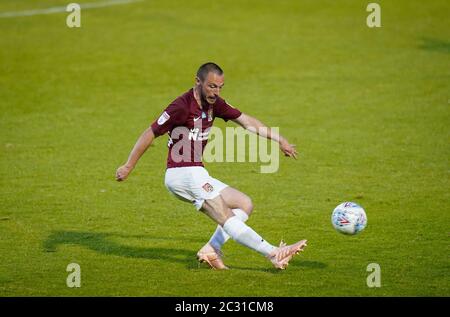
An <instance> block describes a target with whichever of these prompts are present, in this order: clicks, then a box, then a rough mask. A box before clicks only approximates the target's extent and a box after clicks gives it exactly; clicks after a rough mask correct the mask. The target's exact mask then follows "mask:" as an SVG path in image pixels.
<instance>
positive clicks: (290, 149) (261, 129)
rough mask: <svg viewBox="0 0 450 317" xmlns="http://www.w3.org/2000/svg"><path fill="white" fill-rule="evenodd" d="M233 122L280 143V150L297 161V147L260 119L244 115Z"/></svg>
mask: <svg viewBox="0 0 450 317" xmlns="http://www.w3.org/2000/svg"><path fill="white" fill-rule="evenodd" d="M232 121H233V122H235V123H237V124H239V125H240V126H241V127H243V128H244V129H246V130H248V131H250V132H253V133H256V134H257V135H260V136H262V137H264V138H266V139H269V140H274V141H275V142H278V144H280V149H281V151H282V152H283V153H284V155H285V156H289V157H293V158H295V159H297V155H298V153H297V151H296V150H295V145H294V144H290V143H289V142H288V140H286V139H285V138H284V137H283V136H281V135H280V134H278V133H276V132H275V131H273V130H272V129H270V128H269V127H267V126H266V125H264V124H263V123H262V122H261V121H259V120H258V119H256V118H254V117H252V116H249V115H247V114H245V113H242V114H241V115H240V116H239V117H237V118H236V119H233V120H232Z"/></svg>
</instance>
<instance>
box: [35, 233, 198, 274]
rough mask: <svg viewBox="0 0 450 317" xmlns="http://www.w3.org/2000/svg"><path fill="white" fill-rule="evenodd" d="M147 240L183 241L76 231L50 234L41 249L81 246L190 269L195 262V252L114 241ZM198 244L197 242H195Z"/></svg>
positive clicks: (50, 250) (53, 249)
mask: <svg viewBox="0 0 450 317" xmlns="http://www.w3.org/2000/svg"><path fill="white" fill-rule="evenodd" d="M117 238H120V239H147V240H179V241H180V244H181V242H182V241H186V240H185V239H181V238H180V239H177V238H158V237H155V238H152V237H149V236H143V235H122V234H115V233H94V232H77V231H57V232H54V233H52V234H51V235H50V236H49V237H48V238H47V240H46V241H44V244H43V247H44V250H45V251H46V252H55V251H56V249H57V247H58V245H63V244H66V245H81V246H83V247H86V248H88V249H91V250H93V251H95V252H98V253H102V254H108V255H116V256H122V257H126V258H139V259H149V260H164V261H169V262H174V263H182V264H185V265H188V266H189V267H192V266H193V264H192V262H196V260H195V252H194V251H193V250H186V249H181V248H176V249H172V248H164V247H152V248H144V247H136V246H129V245H124V244H121V243H118V242H116V241H114V239H117ZM195 242H198V241H195Z"/></svg>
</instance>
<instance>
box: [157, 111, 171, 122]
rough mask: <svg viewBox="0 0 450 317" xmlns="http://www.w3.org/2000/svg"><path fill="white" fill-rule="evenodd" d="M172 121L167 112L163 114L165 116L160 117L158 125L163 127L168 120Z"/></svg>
mask: <svg viewBox="0 0 450 317" xmlns="http://www.w3.org/2000/svg"><path fill="white" fill-rule="evenodd" d="M169 119H170V116H169V114H168V113H167V112H165V111H164V112H163V114H162V115H161V116H160V117H159V119H158V124H159V125H163V124H164V123H166V121H167V120H169Z"/></svg>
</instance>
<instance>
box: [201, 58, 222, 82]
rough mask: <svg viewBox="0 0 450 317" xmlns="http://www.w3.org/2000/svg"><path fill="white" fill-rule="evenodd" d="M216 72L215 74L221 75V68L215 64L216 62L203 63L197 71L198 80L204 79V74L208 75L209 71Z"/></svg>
mask: <svg viewBox="0 0 450 317" xmlns="http://www.w3.org/2000/svg"><path fill="white" fill-rule="evenodd" d="M211 72H212V73H216V74H217V75H223V70H222V68H220V66H219V65H217V64H216V63H212V62H209V63H205V64H203V65H202V66H200V68H199V69H198V71H197V77H198V78H199V79H200V80H202V81H203V80H205V78H206V76H208V74H209V73H211Z"/></svg>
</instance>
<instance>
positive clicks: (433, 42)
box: [419, 38, 450, 54]
mask: <svg viewBox="0 0 450 317" xmlns="http://www.w3.org/2000/svg"><path fill="white" fill-rule="evenodd" d="M421 40H422V42H421V44H420V46H419V48H421V49H423V50H426V51H432V52H439V53H447V54H449V53H450V42H449V41H445V40H439V39H432V38H422V39H421Z"/></svg>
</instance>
